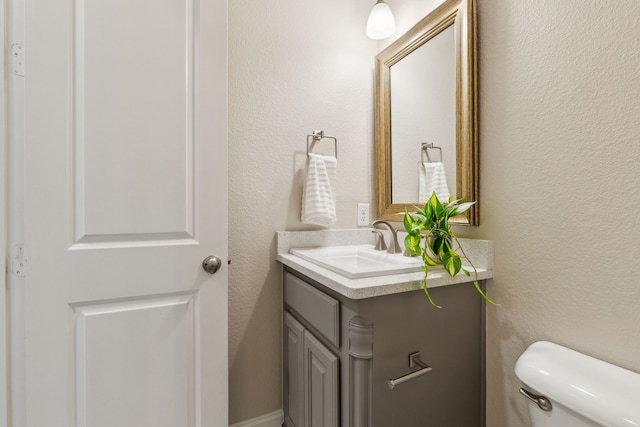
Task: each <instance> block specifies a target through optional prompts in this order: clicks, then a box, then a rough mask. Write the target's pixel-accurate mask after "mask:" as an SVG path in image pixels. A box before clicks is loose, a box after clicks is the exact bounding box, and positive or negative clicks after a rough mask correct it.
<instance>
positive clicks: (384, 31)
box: [367, 0, 396, 40]
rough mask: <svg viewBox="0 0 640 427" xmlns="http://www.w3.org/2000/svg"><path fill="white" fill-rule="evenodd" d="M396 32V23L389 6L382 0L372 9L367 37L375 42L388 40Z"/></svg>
mask: <svg viewBox="0 0 640 427" xmlns="http://www.w3.org/2000/svg"><path fill="white" fill-rule="evenodd" d="M395 30H396V22H395V20H394V19H393V14H392V13H391V9H389V6H388V5H387V4H386V3H385V2H384V1H382V0H378V2H377V3H376V4H375V6H373V9H371V13H369V20H368V21H367V37H369V38H371V39H375V40H380V39H386V38H387V37H389V36H390V35H391V34H393V32H394V31H395Z"/></svg>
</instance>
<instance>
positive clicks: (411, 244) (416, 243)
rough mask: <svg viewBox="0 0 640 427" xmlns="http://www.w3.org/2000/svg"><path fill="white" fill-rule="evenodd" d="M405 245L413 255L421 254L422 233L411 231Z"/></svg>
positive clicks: (405, 239)
mask: <svg viewBox="0 0 640 427" xmlns="http://www.w3.org/2000/svg"><path fill="white" fill-rule="evenodd" d="M404 247H405V249H406V250H407V252H409V253H410V254H411V255H420V234H415V233H413V232H410V233H409V234H407V235H406V236H405V238H404Z"/></svg>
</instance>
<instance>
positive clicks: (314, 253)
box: [291, 245, 422, 279]
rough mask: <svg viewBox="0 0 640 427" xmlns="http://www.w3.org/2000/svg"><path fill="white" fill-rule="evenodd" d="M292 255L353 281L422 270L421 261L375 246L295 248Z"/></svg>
mask: <svg viewBox="0 0 640 427" xmlns="http://www.w3.org/2000/svg"><path fill="white" fill-rule="evenodd" d="M291 253H292V254H293V255H296V256H299V257H300V258H302V259H305V260H307V261H309V262H312V263H314V264H316V265H319V266H321V267H324V268H326V269H328V270H331V271H333V272H335V273H338V274H341V275H343V276H345V277H348V278H350V279H358V278H361V277H374V276H385V275H389V274H402V273H412V272H415V271H421V270H422V261H421V260H420V258H418V257H406V256H403V255H402V254H389V253H387V252H385V251H377V250H375V249H374V248H373V246H372V245H353V246H327V247H320V248H304V249H291Z"/></svg>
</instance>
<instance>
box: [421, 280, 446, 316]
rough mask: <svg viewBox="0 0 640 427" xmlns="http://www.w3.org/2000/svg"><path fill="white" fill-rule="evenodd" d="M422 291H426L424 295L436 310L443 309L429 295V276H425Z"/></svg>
mask: <svg viewBox="0 0 640 427" xmlns="http://www.w3.org/2000/svg"><path fill="white" fill-rule="evenodd" d="M422 289H424V293H425V295H426V296H427V298H429V302H430V303H431V305H432V306H434V307H435V308H442V307H441V306H439V305H438V304H436V303H435V301H434V300H433V299H432V298H431V295H430V294H429V288H427V276H426V275H425V277H424V279H423V280H422Z"/></svg>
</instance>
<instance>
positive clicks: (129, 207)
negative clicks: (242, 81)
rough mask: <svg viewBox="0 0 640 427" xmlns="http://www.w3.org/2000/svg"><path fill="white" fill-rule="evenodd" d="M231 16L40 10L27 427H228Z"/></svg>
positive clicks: (29, 123)
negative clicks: (214, 262) (207, 267)
mask: <svg viewBox="0 0 640 427" xmlns="http://www.w3.org/2000/svg"><path fill="white" fill-rule="evenodd" d="M226 7H227V4H226V1H224V0H208V1H202V2H199V1H197V0H186V1H184V0H181V1H178V0H140V1H135V2H127V1H124V0H117V1H113V0H92V1H86V0H75V1H73V0H72V1H70V2H57V1H50V0H33V1H29V2H26V3H25V23H26V28H27V30H26V34H25V46H26V49H27V52H28V53H27V58H28V59H27V61H28V65H27V72H26V75H25V109H24V114H25V116H24V121H25V130H24V131H25V253H26V257H27V259H28V265H29V266H28V272H27V276H26V278H25V304H26V307H25V331H26V337H27V339H26V346H25V348H26V358H25V366H26V390H27V391H26V414H27V427H40V426H44V425H52V426H54V425H55V426H87V427H96V426H98V427H101V426H105V427H106V426H115V425H117V426H125V427H126V426H151V425H153V426H167V427H169V426H171V427H174V426H207V427H209V426H214V427H217V426H227V425H228V422H227V365H228V364H227V268H226V263H223V264H224V265H223V268H221V269H220V271H218V272H217V273H216V274H215V275H210V274H208V273H206V272H205V271H204V270H203V269H202V266H201V263H202V260H203V259H204V258H205V257H207V256H208V255H216V256H218V257H219V258H221V259H222V260H226V259H227V235H228V233H227V206H228V203H227V166H226V159H227V147H226V138H227V131H226V24H227V22H226ZM200 117H205V118H206V120H200Z"/></svg>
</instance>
